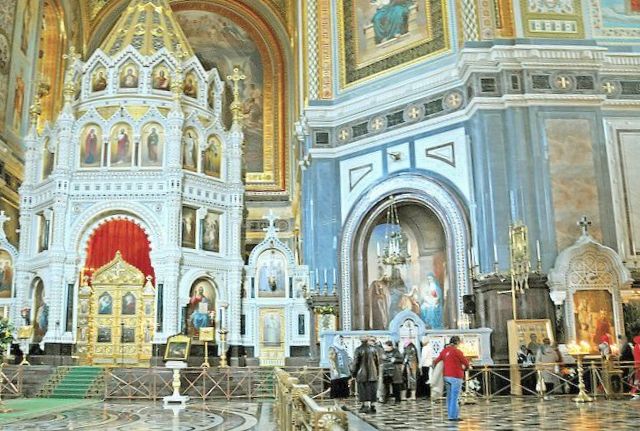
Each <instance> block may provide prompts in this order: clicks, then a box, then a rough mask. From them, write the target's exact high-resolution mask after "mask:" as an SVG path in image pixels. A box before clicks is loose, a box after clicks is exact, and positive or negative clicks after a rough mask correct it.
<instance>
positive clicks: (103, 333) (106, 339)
mask: <svg viewBox="0 0 640 431" xmlns="http://www.w3.org/2000/svg"><path fill="white" fill-rule="evenodd" d="M97 341H98V343H110V342H111V328H107V327H104V326H101V327H99V328H98V337H97Z"/></svg>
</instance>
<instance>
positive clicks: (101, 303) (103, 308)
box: [83, 293, 113, 314]
mask: <svg viewBox="0 0 640 431" xmlns="http://www.w3.org/2000/svg"><path fill="white" fill-rule="evenodd" d="M83 305H84V304H83ZM112 312H113V299H112V298H111V296H110V295H109V294H107V293H105V294H104V295H102V296H101V297H100V299H98V314H111V313H112Z"/></svg>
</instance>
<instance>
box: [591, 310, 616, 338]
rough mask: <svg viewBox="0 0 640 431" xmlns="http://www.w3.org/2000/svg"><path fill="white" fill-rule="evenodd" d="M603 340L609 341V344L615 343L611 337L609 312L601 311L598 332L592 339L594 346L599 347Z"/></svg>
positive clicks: (597, 325) (597, 323)
mask: <svg viewBox="0 0 640 431" xmlns="http://www.w3.org/2000/svg"><path fill="white" fill-rule="evenodd" d="M603 338H606V339H608V343H609V344H611V343H612V342H613V340H612V336H611V323H610V322H609V318H608V317H607V312H606V311H605V310H600V314H599V316H598V320H597V321H596V331H595V334H594V335H593V339H592V341H593V344H595V345H596V346H597V345H598V344H600V343H601V342H602V340H603Z"/></svg>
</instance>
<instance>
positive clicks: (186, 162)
mask: <svg viewBox="0 0 640 431" xmlns="http://www.w3.org/2000/svg"><path fill="white" fill-rule="evenodd" d="M195 149H196V140H195V138H194V137H193V134H192V132H187V133H186V134H185V136H184V139H183V144H182V161H183V166H184V167H185V168H191V169H195V168H196V167H197V162H196V157H195V153H196V152H195Z"/></svg>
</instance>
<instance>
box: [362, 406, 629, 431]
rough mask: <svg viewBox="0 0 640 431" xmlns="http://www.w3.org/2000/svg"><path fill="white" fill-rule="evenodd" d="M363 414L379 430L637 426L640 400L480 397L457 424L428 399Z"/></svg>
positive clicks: (584, 430)
mask: <svg viewBox="0 0 640 431" xmlns="http://www.w3.org/2000/svg"><path fill="white" fill-rule="evenodd" d="M354 407H355V405H354ZM351 411H354V412H355V411H356V409H355V408H353V409H351ZM357 414H358V416H359V417H360V418H362V419H364V420H365V421H367V422H368V423H369V424H371V425H372V426H373V427H375V428H376V429H379V430H405V431H409V430H421V431H422V430H435V429H454V430H468V431H472V430H473V431H476V430H477V431H481V430H500V431H507V430H526V431H534V430H553V431H558V430H575V431H591V430H593V431H595V430H637V429H638V427H639V426H640V425H639V424H640V401H630V400H617V401H606V400H598V401H597V402H594V403H589V404H586V405H582V406H579V405H577V404H576V403H574V402H573V401H571V399H570V398H556V399H552V400H548V401H538V400H537V399H527V398H525V399H517V398H505V399H500V400H497V401H490V402H486V401H479V402H478V403H477V404H471V405H464V406H462V408H461V414H460V417H461V418H462V419H463V421H462V422H457V423H456V422H449V421H447V411H446V406H445V405H444V404H443V403H441V402H438V403H435V404H431V403H430V402H427V401H426V400H418V401H404V402H402V403H400V404H399V405H392V404H385V405H381V406H380V405H378V412H377V413H376V414H360V413H357Z"/></svg>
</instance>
